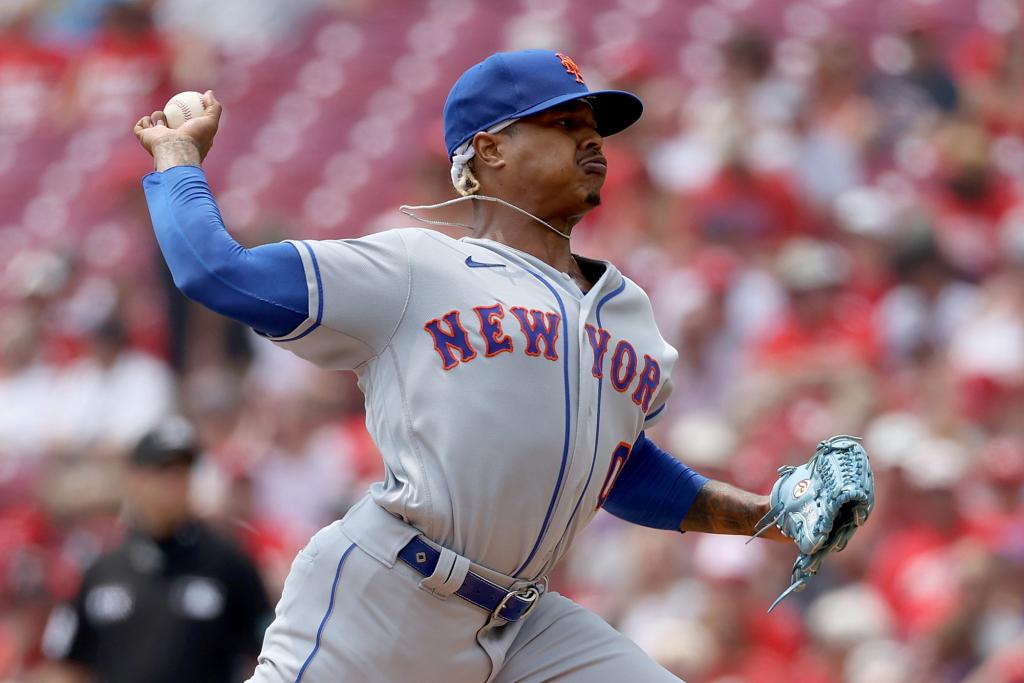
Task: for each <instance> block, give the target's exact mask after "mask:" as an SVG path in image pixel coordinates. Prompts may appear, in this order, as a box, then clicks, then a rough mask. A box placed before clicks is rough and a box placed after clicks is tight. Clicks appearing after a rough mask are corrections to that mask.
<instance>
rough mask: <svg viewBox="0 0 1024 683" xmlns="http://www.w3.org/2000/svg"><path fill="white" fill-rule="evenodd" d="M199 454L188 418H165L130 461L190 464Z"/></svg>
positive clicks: (145, 438) (144, 439) (144, 437)
mask: <svg viewBox="0 0 1024 683" xmlns="http://www.w3.org/2000/svg"><path fill="white" fill-rule="evenodd" d="M198 456H199V442H198V441H197V440H196V432H195V430H194V429H193V428H192V425H191V424H189V423H188V421H187V420H185V418H182V417H178V416H172V417H168V418H165V419H164V420H163V421H161V422H160V424H158V425H157V426H156V427H154V428H153V429H152V430H150V431H149V432H148V433H147V434H146V435H145V436H143V437H142V438H141V439H140V440H139V443H138V444H136V446H135V450H134V451H132V457H131V462H132V464H133V465H138V466H141V467H167V466H170V465H191V464H192V463H194V462H195V460H196V458H197V457H198Z"/></svg>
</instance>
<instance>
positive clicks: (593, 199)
mask: <svg viewBox="0 0 1024 683" xmlns="http://www.w3.org/2000/svg"><path fill="white" fill-rule="evenodd" d="M583 201H584V202H586V203H587V205H588V206H590V207H591V208H594V207H597V206H600V205H601V191H600V190H594V191H593V192H588V193H587V196H586V197H584V198H583Z"/></svg>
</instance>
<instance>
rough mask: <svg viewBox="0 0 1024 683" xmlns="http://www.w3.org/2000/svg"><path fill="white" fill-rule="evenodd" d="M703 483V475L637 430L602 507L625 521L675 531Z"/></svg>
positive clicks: (706, 480)
mask: <svg viewBox="0 0 1024 683" xmlns="http://www.w3.org/2000/svg"><path fill="white" fill-rule="evenodd" d="M707 482H708V478H707V477H704V476H701V475H699V474H697V473H696V472H694V471H693V470H691V469H690V468H689V467H687V466H686V465H684V464H683V463H681V462H679V461H678V460H676V459H675V458H673V457H672V456H671V455H669V454H668V453H666V452H665V451H663V450H661V449H660V448H658V447H657V446H656V445H654V442H653V441H651V440H650V439H648V438H647V436H646V435H645V434H644V433H643V432H640V437H639V438H638V439H637V440H636V443H634V444H633V449H632V451H630V454H629V458H628V459H627V460H626V464H625V465H623V467H622V472H621V473H620V474H619V478H618V479H617V480H616V481H615V485H614V486H613V487H612V490H611V493H609V494H608V500H606V501H605V504H604V509H605V510H607V511H608V512H610V513H612V514H613V515H615V516H616V517H619V518H620V519H624V520H626V521H627V522H632V523H634V524H639V525H641V526H646V527H651V528H652V529H671V530H674V531H678V530H679V525H680V524H682V522H683V519H684V518H685V517H686V513H687V512H689V511H690V506H691V505H693V501H694V500H695V499H696V498H697V494H698V493H700V490H701V489H702V488H704V484H706V483H707Z"/></svg>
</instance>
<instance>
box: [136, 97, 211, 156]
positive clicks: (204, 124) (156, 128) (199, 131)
mask: <svg viewBox="0 0 1024 683" xmlns="http://www.w3.org/2000/svg"><path fill="white" fill-rule="evenodd" d="M203 106H204V110H203V113H202V114H200V115H199V116H195V117H194V118H192V119H190V120H188V121H186V122H185V123H183V124H181V125H180V126H179V127H177V128H169V127H168V126H167V116H166V115H164V113H163V112H162V111H155V112H153V113H152V114H150V115H149V116H143V117H142V118H141V119H139V120H138V122H137V123H136V124H135V137H137V138H138V139H139V142H140V143H141V144H142V146H143V147H145V149H146V151H147V152H149V153H150V154H151V155H153V156H154V157H156V156H157V154H156V150H157V148H159V147H163V146H164V145H172V143H182V142H184V143H187V144H189V145H192V146H193V147H194V148H195V149H196V151H198V153H199V159H198V161H202V160H203V159H204V158H206V154H207V153H208V152H209V151H210V147H211V146H212V145H213V137H214V136H215V135H216V134H217V127H218V126H219V125H220V114H221V106H220V102H218V101H217V98H216V97H214V94H213V91H212V90H207V91H206V92H205V93H203Z"/></svg>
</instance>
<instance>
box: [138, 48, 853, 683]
mask: <svg viewBox="0 0 1024 683" xmlns="http://www.w3.org/2000/svg"><path fill="white" fill-rule="evenodd" d="M204 104H205V111H204V112H203V114H202V115H201V116H198V117H195V118H193V119H191V120H189V121H187V122H186V123H184V124H183V125H182V126H180V127H179V128H174V129H172V128H169V127H168V126H167V124H166V119H165V118H164V116H163V114H162V113H161V112H154V113H153V114H152V115H150V116H145V117H143V118H142V119H140V120H139V121H138V123H137V125H136V127H135V133H136V135H137V136H138V138H139V141H140V142H141V143H142V145H143V147H145V149H146V150H147V151H149V152H150V153H151V154H152V155H153V157H154V160H155V167H156V171H155V172H154V173H150V174H149V175H147V176H146V177H145V179H144V181H143V185H144V188H145V192H146V198H147V201H148V203H149V209H150V212H151V216H152V220H153V227H154V230H155V232H156V237H157V240H158V241H159V244H160V248H161V250H162V252H163V254H164V257H165V258H166V260H167V263H168V265H169V266H170V269H171V272H172V273H173V275H174V280H175V282H176V284H177V285H178V287H180V288H181V290H182V291H183V292H184V293H185V294H186V295H188V296H189V297H191V298H193V299H195V300H197V301H199V302H201V303H203V304H205V305H206V306H208V307H210V308H211V309H213V310H215V311H218V312H219V313H221V314H223V315H226V316H229V317H231V318H234V319H236V320H239V321H241V322H243V323H245V324H247V325H250V326H252V327H253V328H254V329H256V330H257V331H258V332H259V333H261V334H262V335H264V336H266V337H267V338H269V339H270V340H271V341H273V342H274V343H276V344H278V345H280V346H282V347H284V348H286V349H289V350H291V351H293V352H294V353H296V354H298V355H300V356H302V357H303V358H306V359H308V360H310V361H311V362H313V363H316V364H317V365H319V366H321V367H323V368H329V369H335V370H351V371H353V372H355V373H356V375H357V377H358V378H359V386H360V387H361V389H362V391H363V392H364V394H365V398H366V426H367V428H368V429H369V432H370V434H371V435H372V436H373V438H374V441H375V442H376V443H377V445H378V446H379V447H380V451H381V453H382V454H383V457H384V463H385V476H384V480H383V481H380V482H377V483H376V484H374V485H373V486H372V487H371V488H370V491H369V493H368V495H367V496H366V497H365V498H364V499H363V500H362V501H361V502H360V503H358V504H357V505H355V506H354V507H353V508H352V509H351V510H350V511H349V512H348V514H346V515H345V517H344V518H343V519H341V520H338V521H337V522H335V523H333V524H331V525H330V526H328V527H326V528H325V529H323V530H321V531H320V532H318V533H317V534H316V535H315V536H314V537H313V538H312V539H311V540H310V542H309V544H308V545H307V546H306V547H305V548H304V549H303V550H302V551H301V552H299V554H298V556H297V557H296V558H295V561H294V563H293V565H292V568H291V572H290V574H289V576H288V579H287V582H286V584H285V587H284V593H283V595H282V597H281V601H280V603H279V604H278V606H277V614H276V619H275V621H274V623H273V624H272V625H271V626H270V628H269V629H268V631H267V633H266V636H265V639H264V643H263V651H262V654H261V655H260V658H259V665H258V667H257V668H256V671H255V674H254V675H253V678H252V679H251V680H252V681H259V682H261V683H262V682H266V683H269V682H271V681H273V682H275V683H277V682H281V681H288V682H290V683H291V682H295V683H297V682H299V681H309V682H312V681H396V682H397V681H423V682H430V681H437V682H439V683H441V682H444V683H453V682H455V683H459V682H466V683H469V682H474V683H484V682H485V681H488V682H490V681H493V682H500V683H512V682H513V681H515V682H524V683H525V682H527V681H529V682H538V683H539V682H540V681H566V682H573V681H576V682H587V683H594V682H602V681H626V680H629V681H637V682H639V681H644V682H650V681H676V680H678V679H676V678H675V677H674V676H672V675H671V674H669V673H668V672H667V671H666V670H664V669H663V668H662V667H660V666H658V665H657V664H656V663H655V662H654V661H653V660H651V659H650V658H649V657H648V656H647V655H645V654H644V653H643V652H642V651H641V650H640V649H639V648H638V647H637V646H636V645H634V644H633V643H631V642H630V641H629V640H627V639H626V638H624V637H623V636H621V635H619V634H618V633H617V632H616V631H614V630H613V629H612V628H611V627H610V626H608V624H606V623H605V622H604V621H603V620H601V619H600V618H599V617H597V616H595V615H593V614H591V613H589V612H587V611H586V610H584V609H583V608H581V607H580V606H578V605H576V604H575V603H573V602H572V601H571V600H569V599H567V598H565V597H564V596H561V595H558V594H557V593H554V592H549V591H548V590H547V583H546V579H545V577H546V576H547V574H548V573H549V572H550V571H551V568H552V567H553V566H554V565H555V563H556V562H558V560H559V558H561V557H562V556H563V555H564V554H565V552H566V550H567V549H568V547H569V546H570V544H571V543H572V540H573V538H574V537H575V536H576V534H577V533H578V532H579V531H580V529H582V528H583V527H584V526H585V525H586V524H587V523H588V522H589V521H590V520H591V519H592V518H593V516H594V515H595V514H596V512H597V511H598V510H599V509H600V508H602V507H603V508H605V509H606V510H608V511H609V512H610V513H611V514H613V515H616V516H617V517H620V518H622V519H625V520H628V521H630V522H634V523H637V524H641V525H644V526H648V527H653V528H657V529H667V530H675V531H705V532H715V533H728V534H747V535H754V534H759V535H765V536H769V537H772V538H775V539H776V540H786V539H787V538H791V539H793V540H795V541H797V542H798V546H799V549H800V551H801V552H800V557H799V558H798V560H797V565H796V566H795V567H794V577H793V582H794V586H793V587H792V590H799V588H801V587H802V586H803V584H804V582H805V581H806V579H807V578H808V577H809V576H810V575H812V574H813V573H814V572H816V571H817V569H818V567H819V566H820V564H821V559H822V558H824V557H825V555H827V554H828V553H829V552H831V551H833V550H839V549H841V548H842V547H843V546H845V544H846V542H847V541H848V540H849V537H850V536H851V535H852V533H853V531H854V530H855V529H856V528H857V527H858V526H859V525H860V524H862V523H863V522H864V520H865V519H866V517H867V514H868V512H869V511H870V507H871V485H870V469H869V468H868V467H867V461H866V457H864V455H863V449H861V448H860V446H859V445H857V443H856V441H855V440H853V439H851V438H846V437H844V438H840V439H838V440H830V441H827V442H823V443H822V446H821V447H819V450H818V452H817V453H816V454H815V456H814V457H813V458H812V460H811V462H810V463H808V464H806V465H804V466H802V467H801V468H792V467H790V468H785V469H784V470H783V471H781V475H782V476H780V478H779V481H778V482H777V483H776V486H775V489H774V490H773V491H772V494H771V495H770V496H763V495H755V494H753V493H748V492H745V491H741V490H739V489H736V488H734V487H732V486H730V485H728V484H725V483H721V482H716V481H709V480H708V479H706V478H705V477H703V476H701V475H700V474H698V473H696V472H694V471H692V470H691V469H689V468H688V467H686V466H685V465H683V464H682V463H680V462H679V461H678V460H676V459H675V458H674V457H673V456H671V455H669V454H667V453H665V452H664V451H662V450H661V449H659V448H658V447H657V446H656V445H655V444H654V443H652V442H651V441H650V440H649V439H648V438H647V437H646V436H645V429H647V428H648V427H649V426H650V425H652V424H654V423H655V422H656V421H657V420H658V418H659V417H660V416H661V415H662V414H663V412H664V410H665V404H666V401H667V400H668V398H669V394H670V393H671V383H670V381H669V377H670V376H671V374H672V365H673V363H674V362H675V360H676V356H677V354H676V351H675V350H674V349H673V348H672V347H671V346H670V345H669V344H668V343H666V342H665V340H664V339H663V338H662V336H661V334H660V333H659V332H658V328H657V326H656V325H655V322H654V316H653V315H652V312H651V306H650V302H649V300H648V298H647V295H646V294H645V293H644V292H643V290H641V289H640V287H638V286H637V285H636V284H635V283H633V282H632V281H630V280H629V279H628V278H626V277H625V276H623V275H622V273H620V272H619V271H618V270H617V269H616V268H615V266H614V265H612V264H611V263H607V262H604V261H596V260H592V259H587V258H583V257H581V256H576V255H574V254H573V253H572V252H571V251H570V234H571V232H572V230H573V227H574V226H575V225H576V223H578V222H579V221H580V219H582V218H583V216H585V215H586V214H587V212H588V211H590V210H591V209H593V208H594V207H596V206H597V205H598V204H599V202H600V198H601V186H602V184H603V183H604V180H605V175H606V172H607V162H606V160H605V157H604V156H603V154H602V151H601V145H602V139H603V138H604V137H606V136H609V135H613V134H615V133H617V132H619V131H621V130H623V129H624V128H626V127H627V126H629V125H631V124H632V123H634V122H635V121H636V120H637V119H638V118H639V117H640V114H641V110H642V106H641V103H640V100H639V99H638V98H637V97H636V96H635V95H632V94H630V93H626V92H620V91H608V90H606V91H599V92H591V91H589V89H588V88H587V85H586V83H585V80H584V77H583V75H582V74H581V72H580V70H579V68H578V67H577V66H576V64H575V63H574V62H573V61H572V60H571V59H570V58H569V57H567V56H566V55H563V54H559V53H555V52H548V51H539V50H534V51H524V52H510V53H499V54H495V55H492V56H491V57H489V58H487V59H486V60H484V61H483V62H481V63H479V64H477V65H475V66H473V67H471V68H470V69H469V70H468V71H466V72H465V73H464V74H463V75H462V76H461V77H460V78H459V80H458V81H457V82H456V83H455V85H454V87H453V88H452V90H451V92H450V94H449V96H448V100H447V102H446V104H445V107H444V130H445V144H446V145H447V150H448V156H449V158H450V160H451V163H452V182H453V184H454V186H455V187H456V189H457V190H458V193H459V195H460V197H458V198H457V199H454V200H451V201H449V202H445V203H443V204H439V205H435V206H432V207H411V208H407V209H406V210H407V211H408V212H409V213H410V214H412V215H414V217H417V218H419V219H422V220H424V221H427V222H436V223H443V224H461V225H465V226H466V227H468V228H469V229H470V230H471V231H472V232H471V236H467V237H464V238H462V239H452V238H449V237H447V236H445V235H442V234H440V233H439V232H437V231H434V230H432V229H429V228H406V229H398V230H389V231H385V232H381V233H378V234H375V235H371V236H369V237H364V238H360V239H346V240H328V241H288V242H282V243H279V244H269V245H264V246H260V247H257V248H254V249H244V248H242V247H241V246H239V245H238V244H237V243H236V242H235V241H234V240H233V239H232V238H231V236H230V235H229V234H228V232H227V231H226V230H225V227H224V224H223V222H222V220H221V216H220V212H219V211H218V209H217V205H216V203H215V202H214V199H213V196H212V195H211V193H210V189H209V187H208V185H207V182H206V179H205V177H204V175H203V171H202V169H201V162H202V160H203V158H204V157H205V156H206V153H207V152H208V151H209V149H210V145H211V143H212V141H213V138H214V135H215V133H216V131H217V126H218V123H219V120H220V113H221V106H220V104H218V102H217V101H216V99H215V97H214V95H213V93H212V92H207V93H206V94H205V96H204ZM858 468H859V469H858ZM759 522H760V524H759Z"/></svg>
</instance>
